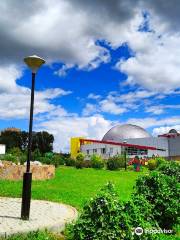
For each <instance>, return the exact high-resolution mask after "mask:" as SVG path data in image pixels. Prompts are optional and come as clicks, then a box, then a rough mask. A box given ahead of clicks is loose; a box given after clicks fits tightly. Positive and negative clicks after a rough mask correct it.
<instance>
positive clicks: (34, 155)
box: [32, 148, 42, 161]
mask: <svg viewBox="0 0 180 240" xmlns="http://www.w3.org/2000/svg"><path fill="white" fill-rule="evenodd" d="M41 156H42V155H41V153H40V151H39V149H38V148H36V149H35V150H34V152H33V153H32V159H33V161H39V158H40V157H41Z"/></svg>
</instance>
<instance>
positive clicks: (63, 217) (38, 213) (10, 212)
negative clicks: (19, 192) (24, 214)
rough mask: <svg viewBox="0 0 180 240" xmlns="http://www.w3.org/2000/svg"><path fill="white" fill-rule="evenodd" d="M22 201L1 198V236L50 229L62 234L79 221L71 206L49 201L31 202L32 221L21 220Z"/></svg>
mask: <svg viewBox="0 0 180 240" xmlns="http://www.w3.org/2000/svg"><path fill="white" fill-rule="evenodd" d="M20 215H21V199H20V198H4V197H0V236H7V235H12V234H15V233H24V232H29V231H35V230H38V229H40V230H43V229H48V230H50V231H54V232H62V231H63V230H64V228H65V224H66V223H69V222H71V221H73V220H75V219H77V216H78V213H77V210H76V209H75V208H73V207H71V206H68V205H65V204H60V203H54V202H49V201H41V200H31V210H30V219H29V220H28V221H24V220H21V219H20Z"/></svg>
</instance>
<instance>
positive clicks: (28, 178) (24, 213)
mask: <svg viewBox="0 0 180 240" xmlns="http://www.w3.org/2000/svg"><path fill="white" fill-rule="evenodd" d="M24 62H25V63H26V64H27V66H28V67H29V68H30V69H31V70H32V86H31V105H30V118H29V136H28V155H27V164H26V172H25V173H24V175H23V189H22V205H21V219H23V220H29V213H30V202H31V182H32V173H31V172H30V162H31V155H32V154H31V153H32V126H33V110H34V87H35V76H36V73H37V70H38V69H39V68H40V66H41V65H42V64H44V63H45V61H44V59H42V58H40V57H38V56H36V55H33V56H29V57H26V58H24Z"/></svg>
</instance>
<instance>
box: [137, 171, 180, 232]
mask: <svg viewBox="0 0 180 240" xmlns="http://www.w3.org/2000/svg"><path fill="white" fill-rule="evenodd" d="M134 194H135V195H139V194H142V195H143V196H144V197H145V198H146V200H147V201H149V203H150V204H151V205H152V213H153V215H154V218H155V220H156V221H157V222H158V224H159V226H160V227H161V228H165V229H172V227H173V226H174V225H175V224H178V223H179V218H178V216H179V213H180V205H179V204H178V203H179V199H180V184H179V183H178V182H177V180H176V179H175V178H174V177H169V176H166V175H164V174H161V173H159V172H152V173H151V174H150V175H148V176H143V177H141V178H139V179H137V181H136V186H135V193H134Z"/></svg>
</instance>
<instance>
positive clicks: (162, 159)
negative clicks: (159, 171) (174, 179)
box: [155, 157, 168, 167]
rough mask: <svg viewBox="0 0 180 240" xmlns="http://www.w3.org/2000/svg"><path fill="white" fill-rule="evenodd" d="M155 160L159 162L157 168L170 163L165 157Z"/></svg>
mask: <svg viewBox="0 0 180 240" xmlns="http://www.w3.org/2000/svg"><path fill="white" fill-rule="evenodd" d="M155 159H156V161H157V166H158V167H159V166H160V165H162V164H164V163H166V162H168V161H167V160H165V159H164V158H163V157H156V158H155Z"/></svg>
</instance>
